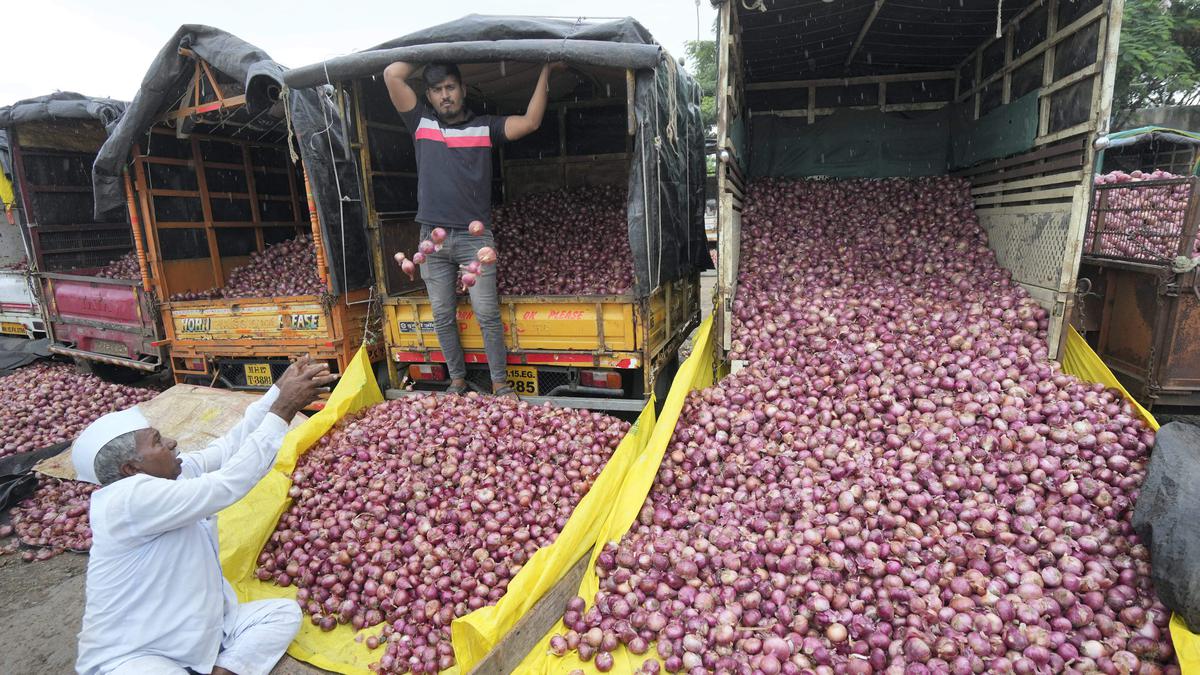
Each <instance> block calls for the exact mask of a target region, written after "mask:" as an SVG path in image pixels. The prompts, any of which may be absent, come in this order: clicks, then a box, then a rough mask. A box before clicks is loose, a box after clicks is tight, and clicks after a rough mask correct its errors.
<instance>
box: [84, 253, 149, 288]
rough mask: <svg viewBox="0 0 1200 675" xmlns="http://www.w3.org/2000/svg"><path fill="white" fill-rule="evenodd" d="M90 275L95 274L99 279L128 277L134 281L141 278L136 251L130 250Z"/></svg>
mask: <svg viewBox="0 0 1200 675" xmlns="http://www.w3.org/2000/svg"><path fill="white" fill-rule="evenodd" d="M92 276H97V277H100V278H101V279H128V280H130V281H136V280H138V279H141V278H142V268H141V267H139V266H138V259H137V253H136V252H134V251H130V252H129V253H126V254H125V255H123V256H121V257H120V258H117V259H116V260H114V261H112V262H110V263H108V264H107V265H105V266H104V267H101V268H100V269H99V270H97V271H96V273H95V274H94V275H92Z"/></svg>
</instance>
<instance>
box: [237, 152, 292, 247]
mask: <svg viewBox="0 0 1200 675" xmlns="http://www.w3.org/2000/svg"><path fill="white" fill-rule="evenodd" d="M240 145H241V146H242V166H243V167H244V168H243V169H242V170H243V171H245V172H246V192H247V193H248V194H249V195H250V220H251V222H253V223H254V246H255V248H257V249H258V252H259V253H262V251H263V248H265V245H264V242H263V230H262V214H261V213H259V209H258V185H257V184H255V181H254V167H253V165H251V164H250V146H248V145H246V144H245V143H242V144H240ZM292 217H293V218H299V217H300V214H298V213H295V214H292Z"/></svg>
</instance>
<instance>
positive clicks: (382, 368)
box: [375, 361, 391, 395]
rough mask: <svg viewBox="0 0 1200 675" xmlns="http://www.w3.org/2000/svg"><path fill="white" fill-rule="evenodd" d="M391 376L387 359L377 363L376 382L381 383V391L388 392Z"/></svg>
mask: <svg viewBox="0 0 1200 675" xmlns="http://www.w3.org/2000/svg"><path fill="white" fill-rule="evenodd" d="M390 381H391V377H390V376H389V375H388V364H387V361H380V362H378V363H376V364H375V382H376V383H378V384H379V391H381V392H383V393H384V394H385V395H386V394H387V390H388V388H390V387H391V382H390Z"/></svg>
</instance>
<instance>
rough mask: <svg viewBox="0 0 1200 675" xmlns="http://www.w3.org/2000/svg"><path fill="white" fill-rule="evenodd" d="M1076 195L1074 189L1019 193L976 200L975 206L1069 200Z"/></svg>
mask: <svg viewBox="0 0 1200 675" xmlns="http://www.w3.org/2000/svg"><path fill="white" fill-rule="evenodd" d="M1074 194H1075V188H1074V187H1066V188H1055V189H1053V190H1037V191H1035V192H1018V193H1016V194H1008V195H998V196H991V197H982V198H980V199H977V200H975V204H976V205H977V206H986V205H988V204H1009V203H1016V202H1029V201H1041V200H1047V199H1069V198H1070V197H1071V196H1073V195H1074Z"/></svg>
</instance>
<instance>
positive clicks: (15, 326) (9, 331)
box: [0, 321, 25, 335]
mask: <svg viewBox="0 0 1200 675" xmlns="http://www.w3.org/2000/svg"><path fill="white" fill-rule="evenodd" d="M0 333H3V334H5V335H25V326H23V325H22V324H19V323H12V322H9V321H5V322H3V323H0Z"/></svg>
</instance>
